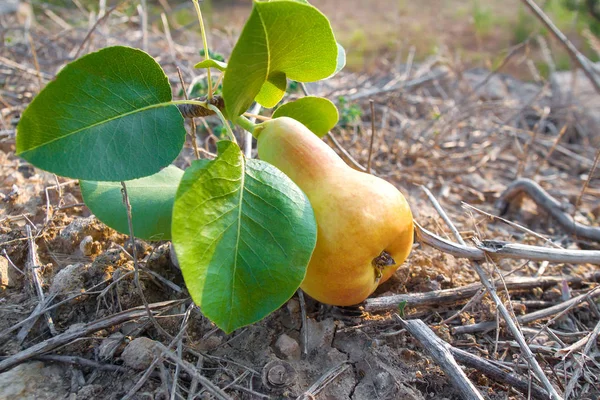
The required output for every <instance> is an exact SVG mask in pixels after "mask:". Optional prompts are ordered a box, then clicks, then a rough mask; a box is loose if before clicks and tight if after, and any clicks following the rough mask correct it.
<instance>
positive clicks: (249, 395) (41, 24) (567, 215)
mask: <svg viewBox="0 0 600 400" xmlns="http://www.w3.org/2000/svg"><path fill="white" fill-rule="evenodd" d="M13 11H14V10H13ZM11 12H12V11H11ZM27 12H28V11H27V9H23V11H22V12H21V11H19V13H17V14H15V13H8V11H7V14H3V15H0V21H1V22H2V23H0V33H1V34H2V37H3V38H4V40H5V43H8V42H6V38H7V37H10V43H9V45H6V46H1V47H0V369H1V371H0V397H2V398H23V399H28V398H31V399H33V398H36V399H43V398H62V397H66V396H70V397H69V398H75V399H81V400H83V399H93V398H106V399H121V398H129V399H144V398H171V399H173V398H175V399H177V398H184V399H208V398H218V399H224V398H234V399H270V398H289V399H296V398H298V399H314V398H318V399H353V400H362V399H375V398H378V399H397V398H403V399H425V398H427V399H440V400H441V399H462V398H466V397H465V392H464V391H461V389H460V387H461V385H460V381H461V380H462V381H463V383H464V380H465V379H466V380H468V382H470V384H469V389H464V390H468V391H469V393H470V396H474V397H473V398H478V397H477V396H478V394H479V396H481V397H482V398H486V399H506V398H510V399H527V398H543V396H544V395H547V391H548V386H547V385H548V384H549V385H550V386H551V387H552V388H553V389H554V390H555V391H556V392H557V393H560V394H561V396H563V397H564V398H589V399H595V398H598V397H599V396H600V382H599V381H598V376H600V353H599V351H598V347H597V338H598V333H599V332H600V323H599V321H600V311H599V310H598V299H599V298H600V290H599V289H598V284H597V282H598V280H599V279H600V270H599V269H598V265H597V263H594V260H595V258H594V254H596V253H593V252H597V251H599V250H600V243H599V242H598V240H596V238H597V236H594V235H597V232H598V230H599V229H600V227H599V225H600V224H599V214H600V213H599V211H598V210H600V201H599V199H600V176H599V175H598V173H597V172H596V173H595V174H594V173H593V171H591V168H592V166H593V164H594V158H595V156H596V153H595V151H596V149H598V146H599V145H600V135H598V134H597V132H596V131H595V128H594V127H595V126H597V121H598V120H600V119H599V118H600V117H599V114H598V107H595V106H594V105H597V104H600V95H599V94H598V93H596V92H595V91H593V90H592V89H591V87H592V86H591V84H589V82H587V81H586V79H588V78H587V77H586V76H585V75H584V74H583V73H581V72H577V73H575V74H572V73H570V72H557V73H554V74H552V75H551V76H550V78H549V81H548V82H547V83H546V82H537V83H536V82H524V81H521V80H518V79H516V78H514V77H512V76H510V75H508V74H504V73H503V71H502V70H501V69H499V70H495V71H489V70H486V69H482V68H476V69H469V68H466V67H464V66H463V65H461V64H460V62H459V61H457V59H456V58H455V57H454V55H452V54H450V53H446V52H444V51H441V52H439V53H438V54H436V55H433V56H431V57H429V58H428V59H425V60H423V61H422V62H420V63H418V64H417V63H414V62H413V60H412V59H411V60H410V62H407V63H406V64H402V63H400V64H397V65H390V66H387V67H384V66H380V70H378V71H376V73H371V74H369V75H361V74H356V73H341V74H339V75H338V76H336V77H335V78H333V79H330V80H327V81H324V82H323V83H319V84H311V85H308V89H309V91H310V92H311V93H312V94H319V95H324V96H327V97H329V98H330V99H332V100H335V101H336V102H337V105H338V107H339V109H340V114H341V115H342V121H341V123H340V124H339V125H338V127H336V128H335V129H334V130H333V131H332V132H331V134H332V137H330V138H328V139H326V140H327V141H328V142H329V143H330V144H331V145H332V147H333V148H334V149H336V151H339V152H340V154H342V156H343V157H344V158H345V159H346V160H347V161H348V163H349V164H350V165H354V166H355V167H356V168H364V166H366V165H367V160H368V159H369V148H370V146H369V145H370V140H371V122H372V121H371V114H370V112H369V111H368V110H369V99H372V100H374V111H375V113H374V119H375V120H374V122H375V127H376V132H375V137H374V142H373V151H372V154H371V169H372V172H373V173H375V174H376V175H378V176H380V177H383V178H385V179H387V180H389V181H390V182H392V183H394V184H395V185H398V186H401V187H402V188H403V191H404V192H405V193H406V194H407V197H408V199H409V203H410V204H411V208H412V210H413V213H414V217H415V220H416V221H417V222H418V223H419V224H420V226H421V227H422V228H423V229H424V230H427V231H428V232H430V233H431V234H432V235H434V236H435V238H437V240H438V242H432V243H440V242H444V243H447V244H449V246H454V247H455V248H461V247H460V246H463V244H461V241H463V242H464V246H465V247H467V248H468V249H467V250H468V251H479V252H480V253H477V254H480V255H481V258H480V261H471V260H469V259H466V258H459V257H455V256H452V255H450V254H449V253H448V252H444V251H440V250H439V249H436V248H433V247H431V246H428V245H426V244H424V242H420V241H417V242H416V243H415V245H414V248H413V251H412V254H411V256H410V257H409V259H408V261H407V262H406V263H405V264H404V265H403V266H401V267H400V268H399V270H398V272H397V273H396V275H395V276H394V277H393V278H392V279H390V280H389V281H388V282H386V284H385V285H383V286H382V287H380V288H379V289H378V291H377V292H376V293H375V294H374V295H373V296H372V297H371V298H370V299H369V300H367V302H365V303H364V304H363V305H360V307H354V308H338V307H329V306H324V305H321V304H319V303H317V302H315V301H314V300H312V299H310V298H308V297H307V298H304V297H302V298H299V297H297V296H296V295H295V296H294V297H293V298H292V299H290V300H289V302H288V303H287V304H286V305H285V306H283V307H281V308H280V309H279V310H278V311H276V312H275V313H274V314H272V315H270V316H269V317H268V318H266V319H265V320H263V321H261V322H259V323H257V324H254V325H252V326H248V327H246V328H243V329H240V330H238V331H236V332H233V333H232V334H230V335H225V334H224V333H223V332H221V331H219V330H218V329H217V328H215V326H214V325H213V324H211V323H210V321H208V320H207V319H206V318H204V317H203V315H202V313H201V310H198V309H197V308H195V307H193V306H192V304H191V301H190V299H189V298H188V296H187V293H186V291H185V284H184V282H183V279H182V276H181V272H180V271H179V269H178V267H177V265H176V260H175V258H174V257H173V256H172V254H171V249H170V246H169V244H168V243H167V242H158V243H151V244H150V243H144V242H141V241H140V242H139V243H137V244H136V246H137V247H136V249H137V254H138V262H139V265H140V271H139V273H140V285H139V286H137V285H136V284H135V279H134V275H135V274H134V266H133V260H132V256H131V254H132V251H131V248H130V244H129V243H128V242H127V237H126V236H125V235H122V234H119V233H117V232H115V231H113V230H111V229H110V228H108V227H106V226H105V225H103V224H102V223H100V222H99V221H98V220H97V219H96V218H95V217H94V216H93V215H91V214H90V211H89V210H88V209H87V208H86V207H85V206H84V205H83V204H82V198H81V193H80V191H79V188H78V185H77V182H74V181H69V180H66V179H63V178H57V177H55V176H53V175H51V174H47V173H45V172H42V171H39V170H37V169H35V168H33V167H31V166H30V165H28V164H27V163H25V162H24V161H23V160H21V159H19V158H18V157H16V156H15V155H14V151H15V147H14V146H15V127H16V124H17V123H18V120H19V115H20V113H21V112H22V111H23V110H24V109H25V107H26V106H27V104H28V103H29V102H30V101H31V100H32V98H33V97H34V96H35V94H36V93H37V92H39V90H40V86H43V85H45V84H47V83H48V82H49V81H50V80H51V79H52V78H53V77H54V76H55V74H56V73H57V72H58V71H60V69H61V68H62V67H63V66H64V64H65V63H66V62H68V61H70V60H72V59H73V56H74V55H75V53H76V52H77V53H79V54H80V55H81V54H85V53H87V52H91V51H95V50H97V49H99V48H101V47H104V46H109V45H115V44H121V45H129V46H133V47H141V45H142V35H141V30H140V29H139V21H138V20H137V16H136V17H128V16H127V15H126V14H125V13H124V11H123V9H121V8H118V7H117V8H116V9H114V10H112V11H111V12H110V14H109V15H108V16H106V17H105V18H103V19H102V20H99V22H98V24H97V25H96V26H95V27H94V30H93V32H92V33H91V34H90V35H87V33H88V31H89V28H90V27H88V26H86V24H85V23H82V21H84V20H85V21H87V18H88V16H87V15H86V16H85V18H84V17H83V14H81V12H80V11H79V10H77V9H76V10H75V11H67V10H62V9H55V8H52V7H50V6H49V7H48V8H43V10H42V12H41V14H40V15H36V16H35V19H34V20H31V19H29V21H30V23H29V25H25V21H26V20H27V16H28V15H29V14H28V13H27ZM30 17H31V16H30ZM90 18H92V19H94V18H96V16H94V15H92V17H90ZM172 30H173V32H172V33H173V37H172V40H171V41H170V42H169V41H167V39H166V38H165V36H164V35H163V34H161V33H160V32H159V31H154V30H150V31H149V32H148V43H149V48H148V51H149V53H150V54H152V55H153V56H154V57H155V58H156V59H157V61H158V62H159V63H161V65H162V66H163V67H164V68H165V70H166V71H167V74H168V76H169V79H170V81H171V82H172V83H173V87H174V88H176V89H175V96H178V97H182V96H180V93H179V89H178V84H179V83H178V82H179V78H178V75H177V71H176V67H179V68H180V69H181V71H182V75H183V78H184V80H185V81H186V82H187V83H188V84H189V82H191V81H192V80H193V79H194V78H195V77H197V76H198V75H199V74H200V73H201V72H200V71H199V70H194V69H193V64H194V63H195V62H196V61H197V60H198V57H197V53H196V48H195V47H190V46H184V45H183V43H192V42H194V43H198V41H197V38H196V37H195V36H193V35H194V34H193V33H189V32H186V31H185V30H184V29H178V28H172ZM86 36H87V37H86ZM30 38H31V40H29V39H30ZM213 39H214V40H212V41H211V42H212V43H211V46H213V47H214V49H215V50H216V51H221V52H223V53H225V54H226V53H227V52H228V51H229V50H230V49H229V48H228V46H229V43H230V42H229V41H228V40H227V38H226V37H225V36H223V35H222V34H219V35H214V38H213ZM32 45H34V46H35V51H36V56H37V60H38V66H37V67H36V65H35V63H34V62H33V59H32V51H31V50H32V48H31V46H32ZM173 46H174V47H173ZM171 50H173V51H171ZM521 50H522V49H517V50H515V52H514V54H513V53H509V54H508V55H507V57H513V56H515V54H519V57H522V58H523V60H525V59H526V58H527V57H528V54H527V52H525V51H521ZM171 54H173V57H175V60H172V59H171V57H172V56H171ZM524 62H525V61H524ZM573 76H574V77H575V78H576V79H574V81H575V82H576V84H575V85H572V84H571V82H573V79H572V78H573ZM211 118H212V117H209V118H207V120H206V122H207V125H206V126H208V128H209V129H212V128H213V127H216V125H217V124H216V123H215V122H214V121H215V120H214V119H211ZM199 144H200V145H201V147H202V148H203V151H204V152H206V154H214V153H215V152H216V147H215V141H214V136H213V135H212V133H211V130H208V131H207V130H203V131H202V133H201V134H199ZM192 158H193V150H192V147H191V145H190V146H188V147H186V149H184V152H183V153H182V156H181V157H180V158H179V159H178V160H177V161H176V163H177V164H178V165H180V166H186V165H189V162H190V161H191V159H192ZM590 171H591V173H590ZM588 178H589V179H588ZM523 179H529V180H531V181H532V182H535V185H536V188H534V189H535V190H537V188H539V189H540V190H541V191H540V190H537V191H535V193H537V194H538V195H539V194H540V193H542V194H543V195H544V196H545V197H544V196H541V197H539V196H537V195H536V194H535V193H534V195H532V194H531V193H533V192H529V191H527V190H525V191H520V192H518V193H517V192H516V191H515V190H514V188H515V185H516V184H515V182H521V183H522V182H528V181H526V180H523ZM586 181H587V184H586ZM584 184H586V185H585V190H584V191H583V192H582V188H583V187H584ZM419 185H424V186H426V187H427V188H428V189H429V190H430V191H431V193H432V196H433V197H434V198H435V199H436V200H437V202H438V203H437V206H438V207H437V208H436V207H435V206H434V204H432V203H431V201H430V200H429V198H428V197H427V196H426V195H425V193H424V192H423V191H422V189H421V188H420V187H419ZM507 188H510V189H511V191H509V192H506V193H505V190H506V189H507ZM536 196H537V197H536ZM499 199H501V200H503V203H502V204H503V207H502V209H498V208H496V204H495V203H496V202H497V201H498V200H499ZM540 199H541V200H540ZM544 199H545V200H546V201H544ZM548 199H551V200H548ZM548 205H550V206H548ZM440 208H442V209H443V210H444V211H445V213H446V215H447V217H448V218H449V220H450V222H451V225H452V226H454V228H455V229H452V228H451V226H449V225H448V221H447V220H445V219H444V218H443V216H442V215H441V214H440V212H439V211H440ZM497 216H501V217H502V218H503V219H500V218H498V217H497ZM565 221H566V224H565ZM569 224H571V225H569ZM582 229H583V230H582ZM28 230H29V232H31V236H30V237H28V233H27V232H28ZM584 231H585V232H587V233H590V232H591V234H589V235H581V234H579V233H580V232H584ZM457 233H458V235H459V236H458V237H457V236H456V234H457ZM459 239H460V240H459ZM500 242H502V243H500ZM32 243H33V245H32ZM503 243H504V244H506V243H511V244H520V245H528V246H533V247H535V249H537V250H536V251H538V252H541V253H542V254H543V253H544V249H547V253H548V254H550V253H551V252H552V251H555V252H559V253H560V252H561V251H577V252H582V253H581V254H582V257H584V258H580V259H578V260H579V261H577V262H573V261H564V262H548V261H545V260H544V259H543V256H541V258H538V261H528V260H527V259H519V258H504V256H503V255H502V254H497V253H496V254H495V253H493V252H492V251H491V246H492V245H494V246H495V247H494V249H496V250H497V249H498V246H500V247H501V246H504V244H503ZM457 246H458V247H457ZM486 246H487V247H486ZM469 249H470V250H469ZM540 249H541V250H540ZM550 249H552V251H551V250H550ZM463 250H464V249H463ZM578 254H579V253H578ZM585 257H587V258H585ZM475 262H480V264H477V265H479V268H480V269H477V268H476V265H475ZM482 277H486V278H484V281H482ZM485 280H488V282H485ZM484 283H485V284H484ZM486 286H487V289H486ZM492 287H493V288H495V289H494V290H495V292H494V293H495V295H493V296H492V295H491V292H492V290H493V289H492ZM140 289H141V290H142V291H143V296H142V293H140ZM144 299H145V300H144ZM505 312H506V313H508V315H509V316H510V319H511V322H512V323H507V320H506V318H504V317H502V314H503V313H505ZM304 315H306V317H305V316H304ZM399 317H401V320H403V321H405V322H404V323H403V322H401V321H400V319H399ZM411 320H421V321H422V322H419V323H413V324H412V325H406V321H411ZM409 324H410V322H409ZM407 327H410V328H411V329H418V330H420V332H421V333H423V332H424V333H425V334H426V335H425V336H422V335H419V334H416V335H414V336H413V334H411V332H409V331H410V329H407ZM415 327H416V328H415ZM515 327H517V328H518V329H517V330H518V332H519V333H518V335H515V332H514V329H513V328H515ZM517 336H518V337H517ZM435 338H437V339H435ZM524 346H526V347H527V348H528V349H529V351H530V352H531V353H532V354H533V359H528V358H527V352H524V351H523V350H524ZM431 350H434V351H431ZM533 360H535V365H537V367H536V366H535V365H534V363H533ZM453 365H458V366H459V370H461V371H463V372H462V373H458V370H457V369H456V368H454V367H452V366H453ZM536 368H537V369H536ZM452 371H453V372H452ZM453 373H456V377H453V376H452V374H453ZM540 374H543V375H544V376H545V377H546V379H547V382H544V381H543V380H542V379H541V378H540V376H541V375H540ZM116 377H118V379H117V378H116ZM457 382H458V383H457Z"/></svg>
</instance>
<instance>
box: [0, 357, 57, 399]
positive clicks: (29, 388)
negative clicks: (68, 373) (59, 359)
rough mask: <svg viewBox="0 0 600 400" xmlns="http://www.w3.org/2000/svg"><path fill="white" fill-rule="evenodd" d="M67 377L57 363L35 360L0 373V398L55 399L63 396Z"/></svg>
mask: <svg viewBox="0 0 600 400" xmlns="http://www.w3.org/2000/svg"><path fill="white" fill-rule="evenodd" d="M66 381H67V379H65V377H64V376H63V371H62V369H61V368H60V367H59V366H57V365H48V366H46V365H44V363H42V362H39V361H35V362H30V363H25V364H21V365H18V366H16V367H14V368H13V369H11V370H8V371H6V372H4V373H2V374H0V399H20V400H55V399H61V398H65V397H66V395H67V393H68V391H67V388H66V387H65V382H66Z"/></svg>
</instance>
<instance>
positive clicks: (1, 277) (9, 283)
mask: <svg viewBox="0 0 600 400" xmlns="http://www.w3.org/2000/svg"><path fill="white" fill-rule="evenodd" d="M19 275H20V274H19V273H18V272H17V271H16V270H15V269H14V268H13V267H11V266H10V265H9V264H8V260H7V259H6V258H4V257H3V256H0V288H7V287H16V286H18V281H19V279H20V276H19Z"/></svg>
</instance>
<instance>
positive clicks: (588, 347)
mask: <svg viewBox="0 0 600 400" xmlns="http://www.w3.org/2000/svg"><path fill="white" fill-rule="evenodd" d="M594 307H596V306H595V305H594ZM599 334H600V321H598V323H597V324H596V326H595V327H594V330H593V331H592V332H591V333H590V335H589V336H588V342H587V343H586V345H585V348H584V349H583V352H582V353H581V356H580V359H579V360H578V361H577V363H578V365H577V368H576V369H575V371H574V372H573V376H571V380H570V381H569V383H568V384H567V388H566V389H565V400H566V399H568V398H569V396H570V395H571V393H572V392H573V390H574V389H575V385H577V381H578V380H579V377H580V376H581V374H582V373H583V367H584V366H585V362H586V358H587V357H588V353H589V352H590V350H591V349H592V346H594V345H595V344H596V339H597V338H598V335H599Z"/></svg>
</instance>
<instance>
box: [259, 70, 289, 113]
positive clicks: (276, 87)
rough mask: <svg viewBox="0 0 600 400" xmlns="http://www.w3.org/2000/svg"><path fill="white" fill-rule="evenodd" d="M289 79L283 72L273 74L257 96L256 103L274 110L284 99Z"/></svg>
mask: <svg viewBox="0 0 600 400" xmlns="http://www.w3.org/2000/svg"><path fill="white" fill-rule="evenodd" d="M286 87H287V79H286V77H285V74H284V73H282V72H274V73H272V74H271V75H270V76H269V78H268V79H267V81H266V82H265V84H264V85H263V86H262V88H260V92H258V94H257V95H256V101H257V102H258V103H259V104H261V105H262V106H263V107H266V108H273V107H275V106H276V105H277V103H279V102H280V101H281V99H283V95H284V94H285V89H286Z"/></svg>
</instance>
